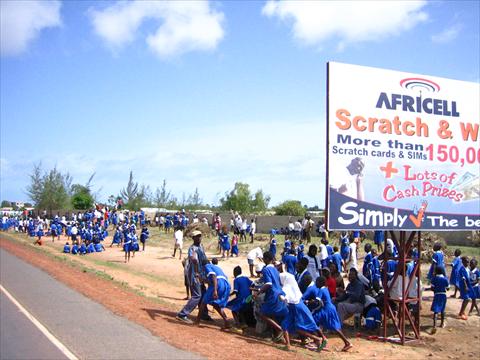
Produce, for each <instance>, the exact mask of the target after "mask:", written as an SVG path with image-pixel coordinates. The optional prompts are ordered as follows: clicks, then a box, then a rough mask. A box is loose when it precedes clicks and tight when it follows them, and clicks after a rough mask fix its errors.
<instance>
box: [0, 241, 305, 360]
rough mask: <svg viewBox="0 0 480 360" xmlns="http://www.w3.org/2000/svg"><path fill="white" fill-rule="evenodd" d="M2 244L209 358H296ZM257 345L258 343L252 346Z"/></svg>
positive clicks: (176, 343)
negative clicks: (189, 321) (188, 320)
mask: <svg viewBox="0 0 480 360" xmlns="http://www.w3.org/2000/svg"><path fill="white" fill-rule="evenodd" d="M0 246H1V247H2V248H3V249H4V250H7V251H8V252H10V253H12V254H13V255H15V256H17V257H19V258H21V259H22V260H24V261H26V262H28V263H30V264H32V265H34V266H36V267H38V268H40V269H42V270H44V271H46V272H47V273H49V274H50V275H51V276H52V277H54V278H55V279H57V280H59V281H61V282H62V283H64V284H66V285H68V286H69V287H71V288H72V289H75V290H77V291H79V292H80V293H82V294H83V295H85V296H87V297H89V298H90V299H92V300H95V301H97V302H99V303H101V304H103V305H104V306H105V307H107V308H108V309H109V310H111V311H112V312H113V313H115V314H117V315H120V316H123V317H125V318H127V319H129V320H131V321H133V322H136V323H137V324H140V325H142V326H144V327H145V328H147V329H148V330H150V331H151V332H152V333H153V334H154V335H156V336H159V337H161V338H162V339H163V340H165V341H166V342H168V343H169V344H171V345H173V346H175V347H177V348H180V349H184V350H188V351H191V352H196V353H199V354H200V355H203V356H206V357H208V358H218V359H246V358H252V357H255V356H257V355H258V354H262V356H265V357H268V358H296V357H297V354H296V353H295V352H286V351H282V350H280V349H278V348H276V346H275V345H273V344H271V343H266V342H264V341H262V340H260V339H257V338H253V337H248V338H247V337H243V336H238V335H236V334H232V333H226V332H222V331H220V330H219V328H218V325H216V324H215V325H214V326H210V325H201V327H200V328H197V327H193V326H189V325H184V324H182V323H179V322H178V321H177V320H175V315H176V313H175V311H171V310H169V309H164V308H162V307H161V306H159V305H158V304H156V303H154V302H151V301H149V300H148V299H145V298H143V297H141V296H139V295H137V294H135V293H133V292H130V291H128V290H125V289H122V288H121V287H120V286H117V285H114V284H112V283H111V282H109V281H107V280H103V279H101V278H99V277H97V276H95V275H94V274H91V273H84V272H83V271H81V270H77V269H74V268H71V267H69V266H65V264H62V263H59V262H56V261H55V260H53V259H51V258H49V257H48V256H45V255H43V254H39V253H37V252H35V251H33V250H32V249H29V248H28V247H27V246H23V245H19V244H17V243H14V242H12V241H9V240H7V239H5V238H0ZM212 339H215V342H216V343H221V344H222V345H223V346H224V349H228V350H229V351H226V352H220V353H219V352H218V351H215V350H216V348H217V347H216V346H214V344H213V342H212V341H211V340H212ZM251 345H255V346H251Z"/></svg>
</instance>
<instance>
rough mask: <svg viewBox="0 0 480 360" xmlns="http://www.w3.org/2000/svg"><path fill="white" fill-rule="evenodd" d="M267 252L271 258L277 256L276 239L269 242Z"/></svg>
mask: <svg viewBox="0 0 480 360" xmlns="http://www.w3.org/2000/svg"><path fill="white" fill-rule="evenodd" d="M268 251H270V252H271V253H272V254H273V256H276V255H277V239H275V238H273V239H272V240H270V248H269V249H268Z"/></svg>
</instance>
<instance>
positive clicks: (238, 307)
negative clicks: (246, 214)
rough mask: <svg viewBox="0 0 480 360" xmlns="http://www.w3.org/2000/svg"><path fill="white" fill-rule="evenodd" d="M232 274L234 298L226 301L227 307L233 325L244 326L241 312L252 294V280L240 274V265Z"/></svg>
mask: <svg viewBox="0 0 480 360" xmlns="http://www.w3.org/2000/svg"><path fill="white" fill-rule="evenodd" d="M234 236H235V235H234ZM233 276H234V277H235V280H233V291H232V293H231V294H230V296H233V295H235V298H234V299H232V300H230V301H229V302H228V303H227V308H229V309H230V310H231V311H232V314H233V319H234V320H235V325H236V326H239V327H244V325H245V321H244V319H243V317H242V312H243V311H244V310H245V308H246V307H247V306H248V303H247V299H248V297H249V296H250V295H251V294H252V291H251V290H250V287H251V286H252V284H253V281H252V280H250V279H249V278H248V277H247V276H245V275H242V268H241V267H240V266H236V267H235V268H234V269H233Z"/></svg>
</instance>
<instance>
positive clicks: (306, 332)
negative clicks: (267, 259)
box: [277, 263, 327, 351]
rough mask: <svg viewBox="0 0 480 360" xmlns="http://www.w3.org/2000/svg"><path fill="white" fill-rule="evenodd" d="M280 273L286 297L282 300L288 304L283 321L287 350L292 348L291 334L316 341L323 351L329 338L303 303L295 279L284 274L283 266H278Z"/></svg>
mask: <svg viewBox="0 0 480 360" xmlns="http://www.w3.org/2000/svg"><path fill="white" fill-rule="evenodd" d="M277 269H278V270H279V271H280V282H281V284H282V290H283V292H284V293H285V296H281V298H282V299H284V301H285V302H286V303H287V304H288V315H287V316H286V317H285V318H284V319H283V321H282V330H283V331H284V337H285V342H286V348H287V349H289V347H290V334H295V333H296V334H298V335H300V336H303V337H308V338H311V339H313V340H314V342H315V344H316V350H317V351H321V350H322V349H323V348H324V347H325V345H327V338H326V337H325V335H324V334H323V333H322V332H321V330H320V329H319V328H318V326H317V324H316V323H315V320H314V319H313V316H312V313H311V312H310V310H309V309H308V307H307V306H306V305H305V303H304V302H303V301H302V293H301V291H300V289H299V288H298V284H297V282H296V281H295V277H294V276H293V275H292V274H290V273H286V272H283V268H282V264H281V263H278V264H277Z"/></svg>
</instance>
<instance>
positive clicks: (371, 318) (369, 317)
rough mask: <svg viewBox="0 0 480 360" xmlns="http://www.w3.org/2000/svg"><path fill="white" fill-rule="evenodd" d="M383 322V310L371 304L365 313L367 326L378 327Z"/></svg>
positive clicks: (368, 327)
mask: <svg viewBox="0 0 480 360" xmlns="http://www.w3.org/2000/svg"><path fill="white" fill-rule="evenodd" d="M381 323H382V312H381V311H380V309H379V308H378V306H377V305H374V306H371V307H370V308H369V309H368V310H367V312H366V314H365V328H366V329H369V330H374V329H378V327H379V326H380V325H381Z"/></svg>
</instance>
